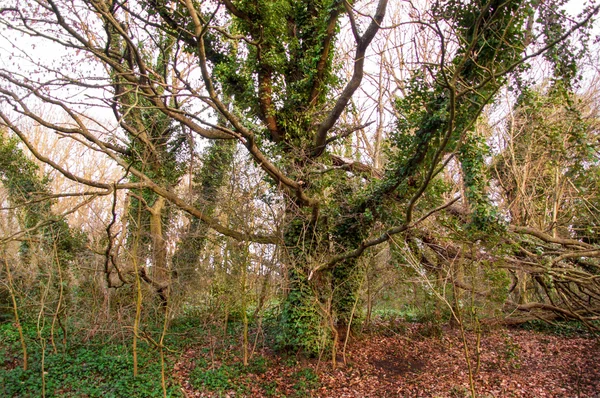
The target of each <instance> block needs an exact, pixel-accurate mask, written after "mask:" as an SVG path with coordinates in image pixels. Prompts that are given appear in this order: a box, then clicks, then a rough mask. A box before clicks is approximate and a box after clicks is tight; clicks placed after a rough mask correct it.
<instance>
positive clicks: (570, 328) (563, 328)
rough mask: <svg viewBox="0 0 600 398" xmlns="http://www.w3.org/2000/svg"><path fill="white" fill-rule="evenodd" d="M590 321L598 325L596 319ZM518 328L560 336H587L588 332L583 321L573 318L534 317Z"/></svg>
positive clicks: (599, 323)
mask: <svg viewBox="0 0 600 398" xmlns="http://www.w3.org/2000/svg"><path fill="white" fill-rule="evenodd" d="M592 323H593V324H594V325H596V326H599V325H600V322H598V321H595V322H594V321H592ZM518 328H519V329H524V330H533V331H536V332H540V333H544V334H548V335H554V336H561V337H574V336H582V335H583V336H589V334H590V329H589V328H588V327H587V326H586V325H585V324H584V323H582V322H580V321H573V320H570V321H565V320H557V321H552V322H546V321H543V320H539V319H534V320H531V321H527V322H525V323H522V324H520V325H519V326H518Z"/></svg>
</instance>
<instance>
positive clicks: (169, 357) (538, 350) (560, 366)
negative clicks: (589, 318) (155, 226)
mask: <svg viewBox="0 0 600 398" xmlns="http://www.w3.org/2000/svg"><path fill="white" fill-rule="evenodd" d="M533 326H534V327H533V328H529V329H525V328H523V327H521V328H513V329H507V328H499V327H496V328H488V330H485V331H483V332H482V334H481V339H480V355H479V361H477V357H478V355H477V349H476V346H477V334H476V333H474V332H467V334H466V338H467V340H468V345H469V349H470V358H471V364H472V369H473V372H475V373H476V374H475V376H474V380H475V389H476V395H477V397H600V361H599V360H598V358H600V339H598V337H597V336H591V335H589V334H588V333H587V332H586V331H585V330H584V329H583V327H581V325H577V324H560V325H558V326H556V327H553V328H548V327H546V326H543V325H539V324H536V325H533ZM253 332H254V329H252V330H251V333H250V348H251V350H250V351H251V353H252V355H251V356H250V359H249V364H248V366H243V365H242V359H241V353H242V350H241V348H240V347H241V345H240V341H241V338H240V336H241V335H242V334H241V327H240V325H239V324H238V323H237V322H233V323H230V324H229V327H228V331H227V334H224V332H223V328H222V327H213V328H209V327H206V325H203V324H202V323H201V322H200V321H199V320H198V318H196V319H193V320H188V321H182V322H181V321H180V322H178V323H175V324H174V325H173V326H172V328H171V332H170V333H169V334H168V335H167V338H166V339H165V346H166V347H167V349H166V351H165V366H164V369H165V376H166V379H165V380H166V384H165V385H166V394H167V396H169V397H288V398H289V397H298V398H299V397H331V398H334V397H335V398H342V397H466V396H469V372H468V367H467V364H466V361H465V355H464V348H463V344H462V339H461V333H460V329H459V328H457V327H455V328H451V327H449V326H440V324H438V323H435V322H421V323H411V322H405V321H397V320H394V319H391V320H386V321H381V320H380V321H378V323H377V324H375V325H374V326H373V327H372V328H371V330H367V331H363V332H361V333H356V334H355V335H354V336H353V338H352V339H351V341H349V343H348V345H347V347H346V351H345V359H346V360H345V361H344V353H343V352H342V350H341V349H340V352H338V355H337V359H336V362H337V366H336V367H335V368H334V367H333V366H332V361H331V358H325V357H322V358H320V359H319V358H312V359H309V358H306V357H304V356H302V355H299V354H296V353H290V352H287V353H286V352H275V351H273V350H272V349H271V348H270V347H271V346H272V341H271V337H269V330H268V327H265V328H264V330H263V331H261V333H259V334H258V338H256V339H255V337H256V334H254V333H253ZM45 333H47V331H46V330H42V331H41V333H39V334H38V331H36V330H35V328H34V327H32V326H31V325H30V326H28V327H26V328H25V334H26V337H27V339H28V340H27V341H28V351H29V369H28V370H27V371H24V370H22V362H21V360H22V356H21V352H20V343H19V339H18V334H17V333H16V330H15V328H14V325H12V324H10V323H5V324H3V325H0V397H40V396H43V395H42V391H44V393H45V396H46V397H102V398H105V397H115V398H120V397H128V398H133V397H140V398H148V397H163V389H162V387H161V366H160V359H159V358H160V355H159V353H158V350H157V349H156V347H155V346H152V344H148V342H149V341H150V339H144V338H141V339H140V340H139V342H138V343H139V344H138V358H139V375H138V376H136V377H134V376H133V375H132V369H133V361H132V355H131V353H132V352H131V340H130V336H128V335H127V334H126V333H125V332H122V333H121V334H112V335H110V337H107V335H106V334H105V335H102V336H101V335H97V336H94V337H90V336H87V337H85V338H84V336H83V335H74V336H71V337H72V342H70V343H69V344H67V345H66V346H62V345H61V344H62V343H61V342H60V339H58V338H57V339H56V341H55V343H56V348H57V350H56V351H54V349H53V347H52V346H51V344H50V342H51V340H50V338H49V337H48V335H47V334H45ZM153 333H158V332H157V331H152V330H150V329H149V330H148V331H147V332H145V336H147V337H152V338H154V339H156V337H157V336H156V335H153ZM40 336H42V339H40ZM57 337H58V336H57ZM155 341H156V340H155ZM40 342H45V343H44V344H45V348H46V350H45V355H44V356H42V355H41V350H40V347H41V346H42V345H43V344H40ZM252 348H253V350H252ZM252 351H253V352H252ZM478 362H479V368H478V369H477V367H478V366H477V363H478ZM42 374H43V375H44V377H43V378H42V377H41V375H42Z"/></svg>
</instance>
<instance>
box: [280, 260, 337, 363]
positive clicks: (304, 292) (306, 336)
mask: <svg viewBox="0 0 600 398" xmlns="http://www.w3.org/2000/svg"><path fill="white" fill-rule="evenodd" d="M290 275H291V276H292V277H293V279H292V278H291V280H290V283H291V286H290V291H289V293H288V296H287V297H286V300H285V301H284V303H283V308H282V311H281V315H280V317H281V318H280V330H279V332H278V334H277V336H276V343H277V345H278V346H279V347H281V348H291V349H298V348H300V349H302V350H303V351H304V352H305V353H306V354H307V355H309V356H317V355H319V354H320V353H322V352H323V350H325V349H326V348H327V347H328V345H329V344H330V343H331V337H330V335H331V331H330V330H329V328H328V326H327V325H326V324H325V323H324V322H326V321H325V319H324V316H323V313H322V312H321V310H320V308H319V307H318V305H319V304H318V303H317V302H316V299H315V293H314V292H313V291H312V289H311V285H310V284H309V283H308V281H307V280H306V276H303V275H300V274H299V273H298V272H297V271H292V272H290Z"/></svg>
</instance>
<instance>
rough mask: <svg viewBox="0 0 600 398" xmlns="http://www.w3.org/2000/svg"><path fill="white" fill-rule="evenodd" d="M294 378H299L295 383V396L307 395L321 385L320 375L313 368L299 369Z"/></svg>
mask: <svg viewBox="0 0 600 398" xmlns="http://www.w3.org/2000/svg"><path fill="white" fill-rule="evenodd" d="M293 378H294V379H295V380H297V381H296V384H294V389H295V395H294V396H297V397H306V396H307V395H309V394H310V392H311V391H313V390H315V389H317V388H318V387H319V376H317V374H316V373H315V371H314V370H313V369H312V368H304V369H301V370H299V371H297V372H296V373H295V374H294V376H293ZM311 395H312V394H311Z"/></svg>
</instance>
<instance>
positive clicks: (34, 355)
mask: <svg viewBox="0 0 600 398" xmlns="http://www.w3.org/2000/svg"><path fill="white" fill-rule="evenodd" d="M24 326H25V327H24V328H25V334H26V337H27V339H28V340H29V343H28V348H29V354H30V356H29V364H30V366H29V369H28V370H27V371H24V370H23V369H22V368H21V367H19V366H13V365H11V364H12V361H10V357H11V356H12V355H13V354H15V355H18V354H17V353H18V349H19V343H18V333H17V334H15V332H16V328H14V327H13V325H2V326H1V328H0V342H2V343H1V345H2V346H3V347H8V348H7V350H6V351H5V352H4V364H3V365H0V394H1V395H2V396H3V397H39V396H42V377H41V372H42V368H41V363H42V358H41V348H40V346H39V344H36V343H37V342H39V340H37V336H36V333H37V332H36V330H35V327H33V326H31V325H24ZM45 334H46V333H44V334H43V335H44V339H47V336H45ZM97 343H102V342H100V341H98V342H94V341H93V342H91V343H88V344H87V345H86V346H81V347H72V348H69V349H67V350H66V351H65V352H59V353H53V352H52V351H51V350H49V347H48V348H47V351H46V353H45V358H44V372H45V374H44V379H45V394H46V396H47V397H55V396H56V397H59V396H60V397H82V396H86V397H115V398H120V397H140V398H146V397H162V396H163V391H162V387H161V370H160V361H159V357H158V353H157V352H156V351H154V350H150V349H148V347H146V348H142V349H141V350H140V352H139V355H140V356H139V361H140V362H139V363H140V364H142V366H141V367H140V373H139V375H138V376H137V377H134V376H133V357H132V355H131V352H130V349H129V347H127V346H125V345H122V344H117V343H108V344H106V343H105V342H104V343H103V344H97ZM5 344H7V345H5ZM48 345H49V344H47V346H48ZM171 366H172V364H170V363H169V361H167V369H166V372H167V374H170V373H171ZM167 383H168V385H167V396H169V397H180V396H181V393H180V390H179V388H178V387H177V386H176V385H175V383H174V381H173V380H170V379H168V380H167Z"/></svg>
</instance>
